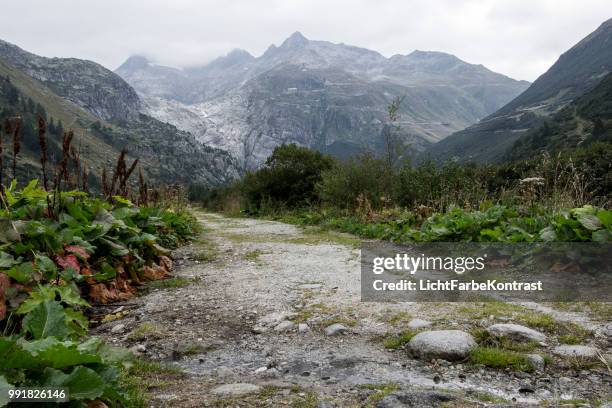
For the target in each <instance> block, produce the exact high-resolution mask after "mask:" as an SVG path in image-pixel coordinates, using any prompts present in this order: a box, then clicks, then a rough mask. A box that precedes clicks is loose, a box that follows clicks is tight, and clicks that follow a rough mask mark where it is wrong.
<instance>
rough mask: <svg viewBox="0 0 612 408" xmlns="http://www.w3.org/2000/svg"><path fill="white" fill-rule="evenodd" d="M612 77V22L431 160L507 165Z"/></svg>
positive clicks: (434, 151)
mask: <svg viewBox="0 0 612 408" xmlns="http://www.w3.org/2000/svg"><path fill="white" fill-rule="evenodd" d="M610 71H612V19H611V20H608V21H606V22H604V23H603V24H602V25H601V26H600V27H599V28H598V29H597V30H595V31H594V32H593V33H591V34H590V35H589V36H587V37H586V38H584V39H583V40H582V41H580V42H579V43H578V44H576V45H575V46H574V47H572V48H571V49H570V50H568V51H567V52H565V53H564V54H563V55H561V57H559V59H558V60H557V62H555V64H554V65H553V66H552V67H551V68H550V69H549V70H548V71H547V72H546V73H544V74H543V75H542V76H540V77H539V78H538V79H537V80H536V81H535V82H534V83H533V84H532V85H531V86H530V87H529V89H527V90H526V91H525V92H523V93H522V94H521V95H519V96H518V97H517V98H515V99H514V100H513V101H511V102H510V103H508V104H507V105H505V106H504V107H502V108H501V109H499V110H498V111H497V112H495V113H493V114H492V115H490V116H488V117H487V118H485V119H483V120H481V121H480V122H479V123H477V124H475V125H473V126H470V127H469V128H467V129H465V130H463V131H460V132H457V133H455V134H453V135H451V136H449V137H448V138H446V139H445V140H443V141H441V142H440V143H437V144H436V145H434V146H431V147H430V148H429V149H428V150H427V152H426V155H428V156H430V157H432V158H434V159H436V160H438V161H443V160H447V159H449V158H451V157H458V158H459V159H462V160H473V161H479V162H486V161H499V160H502V159H503V158H504V157H505V156H506V154H507V153H508V151H509V149H510V148H511V147H512V146H513V144H514V142H516V141H517V140H518V139H519V138H521V137H522V136H523V135H525V134H526V133H527V132H528V131H529V130H530V129H533V128H536V127H538V126H540V125H541V124H542V123H543V122H544V121H545V119H546V118H549V117H551V116H552V115H554V114H555V113H557V112H558V111H560V110H561V109H563V107H565V106H566V105H567V104H568V103H570V102H571V101H572V100H574V99H575V98H576V97H578V96H580V95H582V94H584V93H585V92H587V91H589V90H591V89H593V87H595V86H596V85H597V84H598V83H599V82H600V81H601V80H602V79H603V78H604V77H605V76H606V74H608V73H609V72H610Z"/></svg>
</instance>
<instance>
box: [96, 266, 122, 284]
mask: <svg viewBox="0 0 612 408" xmlns="http://www.w3.org/2000/svg"><path fill="white" fill-rule="evenodd" d="M116 276H117V270H116V269H115V268H113V267H112V266H110V265H109V264H108V263H107V262H104V263H103V264H102V266H101V267H100V272H98V273H94V274H93V278H94V279H95V280H97V281H106V280H109V279H113V278H115V277H116Z"/></svg>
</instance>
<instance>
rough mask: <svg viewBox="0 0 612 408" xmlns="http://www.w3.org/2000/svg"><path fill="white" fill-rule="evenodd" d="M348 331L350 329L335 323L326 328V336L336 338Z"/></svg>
mask: <svg viewBox="0 0 612 408" xmlns="http://www.w3.org/2000/svg"><path fill="white" fill-rule="evenodd" d="M347 331H348V329H347V328H346V327H345V326H344V325H342V324H340V323H334V324H332V325H330V326H327V327H326V328H325V335H326V336H335V335H336V334H343V333H346V332H347Z"/></svg>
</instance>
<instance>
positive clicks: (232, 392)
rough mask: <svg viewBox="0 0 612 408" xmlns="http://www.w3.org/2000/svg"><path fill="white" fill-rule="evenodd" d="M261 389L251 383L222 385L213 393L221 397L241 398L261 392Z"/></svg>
mask: <svg viewBox="0 0 612 408" xmlns="http://www.w3.org/2000/svg"><path fill="white" fill-rule="evenodd" d="M259 390H260V387H259V386H257V385H255V384H249V383H234V384H225V385H221V386H219V387H217V388H215V389H213V390H212V391H211V392H212V393H213V394H214V395H219V396H240V395H246V394H253V393H256V392H259Z"/></svg>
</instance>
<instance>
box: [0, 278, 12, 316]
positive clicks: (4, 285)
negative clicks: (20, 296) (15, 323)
mask: <svg viewBox="0 0 612 408" xmlns="http://www.w3.org/2000/svg"><path fill="white" fill-rule="evenodd" d="M10 285H11V281H10V279H9V277H8V276H6V275H5V274H3V273H0V320H2V319H4V317H5V316H6V298H5V295H4V294H5V292H6V290H7V289H8V288H9V286H10Z"/></svg>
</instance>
